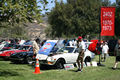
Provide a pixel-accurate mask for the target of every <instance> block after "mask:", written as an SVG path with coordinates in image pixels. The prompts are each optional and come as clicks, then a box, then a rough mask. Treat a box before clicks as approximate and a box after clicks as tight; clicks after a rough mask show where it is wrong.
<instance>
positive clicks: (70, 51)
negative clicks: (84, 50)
mask: <svg viewBox="0 0 120 80" xmlns="http://www.w3.org/2000/svg"><path fill="white" fill-rule="evenodd" d="M73 50H74V47H64V48H62V49H60V50H58V52H67V53H72V52H73Z"/></svg>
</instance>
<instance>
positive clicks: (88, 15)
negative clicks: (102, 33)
mask: <svg viewBox="0 0 120 80" xmlns="http://www.w3.org/2000/svg"><path fill="white" fill-rule="evenodd" d="M67 1H68V2H67V3H63V4H61V3H58V2H56V6H55V8H54V9H53V10H52V11H51V13H50V14H49V18H48V19H49V23H50V24H51V28H52V33H51V35H52V36H55V37H62V36H66V37H73V36H79V35H87V34H95V33H99V15H100V13H99V12H100V6H101V1H100V0H84V1H83V0H67Z"/></svg>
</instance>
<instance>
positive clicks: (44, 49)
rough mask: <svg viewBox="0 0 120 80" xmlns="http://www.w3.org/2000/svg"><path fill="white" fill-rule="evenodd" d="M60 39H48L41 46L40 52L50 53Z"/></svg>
mask: <svg viewBox="0 0 120 80" xmlns="http://www.w3.org/2000/svg"><path fill="white" fill-rule="evenodd" d="M57 41H58V40H47V41H46V42H45V44H44V45H43V46H42V47H41V48H40V50H39V52H38V54H44V55H48V54H49V53H50V51H51V50H52V49H53V47H54V46H55V44H56V43H57Z"/></svg>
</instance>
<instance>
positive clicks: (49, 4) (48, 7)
mask: <svg viewBox="0 0 120 80" xmlns="http://www.w3.org/2000/svg"><path fill="white" fill-rule="evenodd" d="M47 1H48V2H49V3H48V4H47V6H46V9H49V10H48V12H49V11H50V10H51V9H52V8H53V7H54V6H55V3H51V1H53V0H47ZM58 1H60V0H58ZM63 1H64V2H66V0H63ZM110 1H111V3H114V2H116V0H110ZM38 5H41V4H38ZM45 12H46V11H45V10H43V11H42V14H45Z"/></svg>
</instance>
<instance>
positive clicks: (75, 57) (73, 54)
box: [71, 49, 79, 63]
mask: <svg viewBox="0 0 120 80" xmlns="http://www.w3.org/2000/svg"><path fill="white" fill-rule="evenodd" d="M78 55H79V53H78V49H75V51H74V52H73V53H71V59H72V63H76V60H77V58H78Z"/></svg>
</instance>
